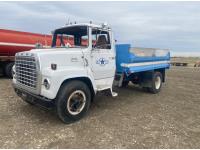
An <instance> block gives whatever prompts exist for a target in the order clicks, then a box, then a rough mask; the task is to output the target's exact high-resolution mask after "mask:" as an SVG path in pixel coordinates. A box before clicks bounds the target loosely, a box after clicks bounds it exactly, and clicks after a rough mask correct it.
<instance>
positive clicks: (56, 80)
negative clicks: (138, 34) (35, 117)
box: [13, 23, 116, 122]
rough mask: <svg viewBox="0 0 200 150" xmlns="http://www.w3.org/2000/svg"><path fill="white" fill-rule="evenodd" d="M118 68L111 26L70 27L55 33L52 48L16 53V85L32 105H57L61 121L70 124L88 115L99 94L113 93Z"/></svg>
mask: <svg viewBox="0 0 200 150" xmlns="http://www.w3.org/2000/svg"><path fill="white" fill-rule="evenodd" d="M71 39H73V43H69V42H68V41H69V40H71ZM115 69H116V65H115V42H114V39H113V34H112V31H111V28H110V27H108V26H107V25H106V24H102V25H94V24H90V23H88V24H87V23H85V24H69V25H67V26H65V27H62V28H59V29H56V30H55V31H54V32H53V39H52V48H50V49H48V50H46V49H45V50H44V49H34V50H31V51H26V52H20V53H17V54H16V58H15V66H14V68H13V70H14V71H13V72H14V75H13V85H14V88H15V91H16V93H17V94H18V95H19V96H20V97H22V98H23V99H24V100H25V101H27V102H29V103H35V101H39V102H41V101H44V102H50V103H52V104H54V105H55V106H56V110H57V113H58V116H59V117H60V118H61V120H63V121H64V122H68V121H74V120H77V119H79V118H81V117H82V115H83V114H85V112H86V111H87V110H88V108H89V105H90V102H91V100H92V98H93V97H94V95H95V94H96V93H97V91H102V90H107V89H108V90H110V91H111V92H112V85H113V81H114V76H115ZM112 94H113V93H112Z"/></svg>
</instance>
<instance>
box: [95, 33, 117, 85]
mask: <svg viewBox="0 0 200 150" xmlns="http://www.w3.org/2000/svg"><path fill="white" fill-rule="evenodd" d="M92 37H93V40H92V43H93V44H92V45H93V46H92V47H93V48H92V51H91V61H92V63H91V64H92V66H91V67H92V68H91V69H92V72H93V75H94V79H95V80H102V81H101V82H103V80H104V81H106V80H108V79H111V78H113V77H114V74H115V53H114V49H113V47H112V44H111V38H110V33H109V32H108V31H102V30H99V29H93V30H92ZM112 80H113V79H112ZM106 82H107V81H106ZM105 84H106V83H105Z"/></svg>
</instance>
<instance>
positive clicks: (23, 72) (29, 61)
mask: <svg viewBox="0 0 200 150" xmlns="http://www.w3.org/2000/svg"><path fill="white" fill-rule="evenodd" d="M15 69H16V80H17V81H18V82H19V83H20V84H22V85H24V86H27V87H30V88H34V89H36V88H37V82H38V79H37V74H38V73H37V65H36V59H35V57H34V56H16V57H15Z"/></svg>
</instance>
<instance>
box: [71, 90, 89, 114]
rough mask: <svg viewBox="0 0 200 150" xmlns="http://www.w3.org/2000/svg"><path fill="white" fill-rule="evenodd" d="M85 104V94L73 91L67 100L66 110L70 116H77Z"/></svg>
mask: <svg viewBox="0 0 200 150" xmlns="http://www.w3.org/2000/svg"><path fill="white" fill-rule="evenodd" d="M85 103H86V96H85V93H84V92H83V91H81V90H77V91H74V92H73V93H71V95H70V96H69V98H68V100H67V110H68V112H69V113H70V114H71V115H78V114H79V113H81V111H82V110H83V109H84V107H85Z"/></svg>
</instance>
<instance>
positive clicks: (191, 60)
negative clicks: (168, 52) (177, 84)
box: [171, 57, 200, 66]
mask: <svg viewBox="0 0 200 150" xmlns="http://www.w3.org/2000/svg"><path fill="white" fill-rule="evenodd" d="M171 62H181V63H188V66H194V64H195V63H196V62H200V57H172V58H171Z"/></svg>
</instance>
